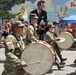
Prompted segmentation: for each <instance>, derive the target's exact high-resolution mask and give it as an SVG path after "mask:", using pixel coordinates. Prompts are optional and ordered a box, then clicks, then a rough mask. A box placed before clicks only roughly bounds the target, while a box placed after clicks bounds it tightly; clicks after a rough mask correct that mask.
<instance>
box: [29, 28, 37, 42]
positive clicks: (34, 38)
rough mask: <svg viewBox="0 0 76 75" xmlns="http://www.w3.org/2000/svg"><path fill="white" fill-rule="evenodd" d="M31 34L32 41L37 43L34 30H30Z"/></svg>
mask: <svg viewBox="0 0 76 75" xmlns="http://www.w3.org/2000/svg"><path fill="white" fill-rule="evenodd" d="M28 31H29V34H30V38H31V39H30V41H36V40H37V39H36V37H35V36H34V31H33V29H32V28H28Z"/></svg>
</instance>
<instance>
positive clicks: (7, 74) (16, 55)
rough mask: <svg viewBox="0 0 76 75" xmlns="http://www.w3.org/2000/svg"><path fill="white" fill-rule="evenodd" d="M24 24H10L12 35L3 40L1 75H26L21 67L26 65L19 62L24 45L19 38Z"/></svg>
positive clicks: (18, 22)
mask: <svg viewBox="0 0 76 75" xmlns="http://www.w3.org/2000/svg"><path fill="white" fill-rule="evenodd" d="M23 27H24V24H22V23H21V21H16V22H14V23H12V30H13V33H12V35H8V36H7V37H6V38H5V56H6V61H5V63H4V71H3V73H2V75H26V73H25V71H24V70H23V67H26V66H28V64H27V63H26V62H25V61H23V60H21V58H20V57H21V53H22V51H23V50H24V48H25V44H24V42H23V40H22V37H21V36H20V35H21V34H22V32H23Z"/></svg>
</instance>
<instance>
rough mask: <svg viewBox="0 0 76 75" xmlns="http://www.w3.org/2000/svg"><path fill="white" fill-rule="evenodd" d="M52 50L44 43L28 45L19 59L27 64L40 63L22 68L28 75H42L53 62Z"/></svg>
mask: <svg viewBox="0 0 76 75" xmlns="http://www.w3.org/2000/svg"><path fill="white" fill-rule="evenodd" d="M53 54H54V53H53V48H52V46H50V45H49V44H47V43H44V42H37V43H36V42H35V43H32V44H29V45H28V46H27V47H26V48H25V50H24V51H23V53H22V55H21V59H22V60H24V61H26V62H27V63H33V62H35V61H40V63H39V64H32V65H29V66H27V67H25V68H23V69H24V70H25V71H26V72H27V73H28V74H31V75H43V74H45V73H46V72H48V71H49V70H50V69H51V67H52V65H53V62H54V55H53Z"/></svg>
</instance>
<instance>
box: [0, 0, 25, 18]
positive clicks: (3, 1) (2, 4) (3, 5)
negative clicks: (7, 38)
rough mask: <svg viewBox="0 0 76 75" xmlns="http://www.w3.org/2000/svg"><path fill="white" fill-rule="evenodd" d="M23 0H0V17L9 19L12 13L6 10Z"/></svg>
mask: <svg viewBox="0 0 76 75" xmlns="http://www.w3.org/2000/svg"><path fill="white" fill-rule="evenodd" d="M24 2H25V0H0V17H1V18H2V19H6V18H8V19H10V18H12V17H14V15H13V14H10V13H9V12H8V10H11V7H13V6H14V5H15V4H21V3H24Z"/></svg>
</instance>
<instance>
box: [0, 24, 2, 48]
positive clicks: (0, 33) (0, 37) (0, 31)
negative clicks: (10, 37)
mask: <svg viewBox="0 0 76 75" xmlns="http://www.w3.org/2000/svg"><path fill="white" fill-rule="evenodd" d="M1 42H2V26H1V24H0V47H2V46H3V45H2V43H1Z"/></svg>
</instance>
